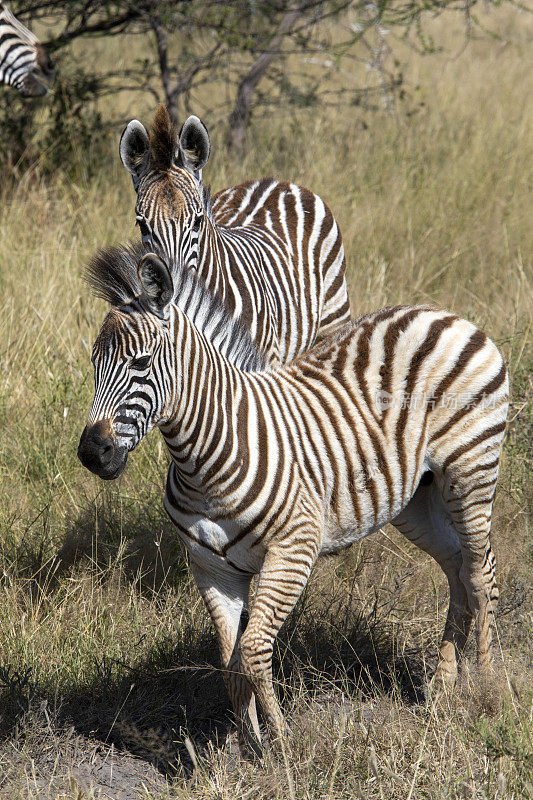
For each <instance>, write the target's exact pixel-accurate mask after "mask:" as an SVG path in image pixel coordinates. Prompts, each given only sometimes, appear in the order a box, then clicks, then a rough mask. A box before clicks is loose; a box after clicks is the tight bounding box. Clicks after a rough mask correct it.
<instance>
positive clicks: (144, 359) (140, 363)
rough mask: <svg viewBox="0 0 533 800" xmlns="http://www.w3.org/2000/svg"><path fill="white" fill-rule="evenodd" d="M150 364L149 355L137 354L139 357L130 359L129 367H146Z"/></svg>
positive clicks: (140, 368) (139, 368)
mask: <svg viewBox="0 0 533 800" xmlns="http://www.w3.org/2000/svg"><path fill="white" fill-rule="evenodd" d="M149 365H150V356H139V358H134V359H132V362H131V365H130V366H131V367H132V369H138V370H142V369H146V368H147V367H148V366H149Z"/></svg>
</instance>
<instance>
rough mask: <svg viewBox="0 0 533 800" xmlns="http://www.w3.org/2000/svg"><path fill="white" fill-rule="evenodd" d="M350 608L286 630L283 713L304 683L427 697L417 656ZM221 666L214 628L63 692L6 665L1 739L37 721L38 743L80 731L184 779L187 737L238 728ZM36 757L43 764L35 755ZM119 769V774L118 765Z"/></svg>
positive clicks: (216, 735)
mask: <svg viewBox="0 0 533 800" xmlns="http://www.w3.org/2000/svg"><path fill="white" fill-rule="evenodd" d="M347 614H349V616H345V618H344V619H340V621H339V617H338V615H337V614H336V615H335V619H336V622H335V623H334V622H333V617H332V618H331V619H322V620H319V619H317V618H312V617H311V618H308V616H307V615H305V614H304V610H303V609H302V608H298V609H297V610H295V612H294V614H293V615H292V617H291V619H290V620H289V621H288V623H287V625H286V626H285V628H284V630H283V631H282V632H281V634H280V636H279V643H278V646H277V652H276V657H275V665H274V668H275V674H276V676H277V680H278V689H279V693H280V697H281V700H282V703H283V705H284V706H285V707H286V709H287V711H289V712H290V708H291V704H292V701H293V698H295V696H297V694H298V692H301V691H302V689H303V690H304V691H305V692H306V694H309V695H310V696H312V697H313V698H315V699H317V700H319V701H320V699H321V698H325V697H327V696H332V695H334V694H338V693H339V692H342V693H343V695H344V696H345V697H346V698H347V700H348V702H349V703H352V704H353V707H354V711H355V707H356V706H357V705H358V704H359V703H360V702H361V701H362V700H364V699H365V697H368V696H371V695H372V696H376V695H379V694H383V693H385V694H391V693H395V694H399V695H400V696H401V697H402V699H403V700H404V701H407V702H408V703H411V704H412V703H417V702H422V701H423V699H424V693H423V685H424V675H423V672H422V670H421V668H420V665H419V664H416V663H415V661H414V659H407V658H403V659H397V658H395V657H394V651H393V647H392V645H391V642H390V640H389V638H388V634H387V632H386V630H385V629H383V628H381V627H380V626H379V624H378V623H374V624H373V625H369V623H368V620H363V619H361V618H359V617H357V615H355V614H353V613H351V615H350V612H349V610H347ZM303 617H305V619H304V618H303ZM217 664H218V655H217V652H216V642H215V638H214V634H212V633H211V632H208V633H204V634H202V635H199V634H198V631H196V630H195V629H194V628H192V627H191V628H189V629H181V630H180V631H179V632H177V633H176V636H175V640H174V641H173V642H172V643H171V642H170V641H169V642H167V643H166V644H165V645H163V646H161V647H160V648H158V649H156V650H154V651H152V652H151V653H150V654H149V656H148V657H147V658H145V659H144V660H143V661H140V662H139V663H137V664H135V665H134V666H128V665H123V669H122V670H121V675H120V676H119V677H118V678H117V677H116V672H117V670H116V663H114V664H111V663H110V662H109V661H106V657H105V656H103V657H102V661H101V663H100V664H99V665H98V677H97V679H96V680H95V681H94V682H93V684H92V685H91V686H90V687H83V688H77V689H73V690H72V691H71V692H66V693H62V694H61V696H57V695H56V694H55V693H53V692H50V691H45V690H44V689H43V688H42V687H40V686H39V685H37V684H34V683H32V679H31V674H25V675H20V674H18V673H14V672H11V671H10V670H9V669H8V668H3V669H2V670H0V701H1V703H2V709H3V715H2V716H3V719H2V728H1V732H2V737H3V738H5V739H8V738H13V736H14V735H15V737H17V736H18V737H19V738H20V737H22V738H24V736H25V734H24V731H25V729H26V730H27V731H28V730H29V734H28V735H29V736H30V738H31V735H32V734H31V730H32V726H33V727H34V728H35V726H36V727H37V728H38V729H39V730H40V734H39V737H37V738H39V739H40V740H41V742H42V735H43V727H44V729H45V736H46V735H48V736H49V737H50V736H52V737H53V736H56V737H57V738H58V740H59V739H61V737H62V734H61V732H63V740H65V737H66V739H68V737H69V736H70V738H71V741H73V737H74V739H76V748H78V749H79V747H80V737H82V738H84V739H86V740H87V743H88V745H89V743H90V746H91V747H92V750H93V751H95V752H102V753H104V752H107V751H108V750H109V748H110V747H113V748H114V749H115V750H118V751H119V752H122V753H123V754H124V755H125V756H128V757H131V756H132V755H133V756H135V757H136V758H137V759H140V760H141V761H140V767H141V770H142V762H144V764H145V767H144V770H145V769H146V768H147V767H148V766H149V765H150V766H151V767H153V768H154V769H155V770H157V772H159V773H160V774H161V775H164V776H167V777H172V776H176V775H185V776H187V775H189V774H190V773H191V770H192V767H193V763H192V760H191V754H190V744H189V743H187V744H188V745H189V746H187V744H186V737H189V741H190V742H192V743H193V746H194V748H195V749H196V751H197V752H199V753H202V752H204V751H205V750H206V748H208V746H209V744H211V745H213V746H214V747H215V748H216V747H218V746H220V745H221V744H222V743H223V742H224V741H225V739H226V736H227V734H228V732H231V731H232V730H233V721H232V713H231V708H230V705H229V701H228V698H227V694H226V690H225V687H224V684H223V680H222V675H221V673H220V671H219V670H218V669H217V667H216V665H217ZM112 674H113V675H114V676H115V677H111V675H112ZM55 748H56V750H57V748H58V742H56V745H55ZM32 758H33V759H34V761H36V762H37V763H38V762H39V754H38V753H36V754H34V755H32ZM94 758H95V755H94V753H93V761H94ZM85 760H87V759H85ZM100 760H101V759H100ZM95 763H96V762H95ZM99 769H101V765H100V766H99ZM114 770H115V775H117V774H118V773H117V768H116V766H115V767H114ZM86 772H87V770H86ZM89 772H90V770H89ZM143 778H145V772H144V771H143Z"/></svg>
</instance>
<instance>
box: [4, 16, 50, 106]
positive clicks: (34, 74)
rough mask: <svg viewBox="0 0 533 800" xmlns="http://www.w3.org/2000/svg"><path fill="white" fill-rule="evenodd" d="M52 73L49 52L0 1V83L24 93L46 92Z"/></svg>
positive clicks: (25, 94) (30, 94) (41, 93)
mask: <svg viewBox="0 0 533 800" xmlns="http://www.w3.org/2000/svg"><path fill="white" fill-rule="evenodd" d="M53 75H54V66H53V64H52V61H51V59H50V56H49V55H48V53H47V52H46V50H45V48H44V47H43V45H42V44H40V43H39V41H38V39H37V37H36V36H34V34H33V33H32V32H31V31H29V30H28V29H27V28H26V27H25V26H24V25H23V24H22V23H21V22H19V21H18V19H17V18H16V17H14V16H13V14H12V13H11V11H10V10H9V9H8V7H7V6H6V5H5V4H4V3H0V83H4V84H6V85H7V86H14V87H15V88H16V89H18V91H19V92H20V94H22V95H24V96H26V97H36V96H38V95H43V94H46V93H47V91H48V87H49V84H50V81H51V80H52V78H53Z"/></svg>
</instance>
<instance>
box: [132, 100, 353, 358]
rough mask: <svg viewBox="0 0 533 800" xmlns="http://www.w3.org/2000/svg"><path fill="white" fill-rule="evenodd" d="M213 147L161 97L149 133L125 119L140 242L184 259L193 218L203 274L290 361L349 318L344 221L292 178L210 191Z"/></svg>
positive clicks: (264, 343) (271, 353)
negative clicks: (174, 117) (206, 180)
mask: <svg viewBox="0 0 533 800" xmlns="http://www.w3.org/2000/svg"><path fill="white" fill-rule="evenodd" d="M209 153H210V141H209V135H208V132H207V129H206V128H205V126H204V125H203V123H202V122H201V121H200V120H199V119H198V117H196V116H194V115H193V116H190V117H189V118H188V119H187V120H186V122H185V124H184V125H183V127H182V129H181V132H180V133H179V135H178V133H177V131H176V129H175V128H174V126H173V124H172V123H171V121H170V117H169V114H168V111H167V109H166V108H165V106H163V105H162V106H160V107H159V108H158V110H157V111H156V114H155V117H154V122H153V126H152V130H151V133H150V136H149V135H148V133H147V131H146V129H145V128H144V126H143V125H142V124H141V123H140V122H139V121H138V120H132V121H131V122H130V123H129V124H128V126H127V127H126V129H125V130H124V132H123V134H122V138H121V141H120V157H121V159H122V162H123V164H124V166H125V167H126V169H127V170H128V171H129V172H130V174H131V175H132V178H133V185H134V188H135V190H136V192H137V201H136V206H135V210H136V220H137V223H138V225H139V227H140V231H141V235H142V238H143V241H145V242H147V243H148V244H150V245H151V246H152V247H154V248H157V249H159V250H160V251H161V252H162V253H163V255H164V256H165V258H166V259H167V260H168V261H176V262H177V263H183V262H184V261H186V260H187V259H188V252H187V247H188V235H187V234H188V226H189V223H190V220H191V219H194V227H195V229H197V230H198V233H199V256H198V259H197V263H196V264H195V268H196V269H197V271H198V274H199V275H200V277H201V278H202V279H203V281H204V282H205V283H206V285H207V287H208V288H209V289H210V291H211V292H213V293H215V294H217V295H218V296H219V297H221V298H222V300H223V301H224V303H225V304H226V306H227V307H228V309H229V311H230V313H231V314H232V315H233V316H235V317H239V318H240V320H241V322H242V323H243V324H245V325H246V326H247V327H248V328H249V329H250V331H251V334H252V337H253V338H254V340H255V341H256V343H257V344H258V346H259V347H260V348H261V349H262V350H264V352H265V353H266V354H267V357H268V359H269V361H271V362H272V363H278V362H281V363H285V362H286V361H290V360H292V359H293V358H294V357H295V356H297V355H298V354H299V353H302V352H304V351H305V350H307V349H308V348H309V347H310V346H311V345H312V344H313V343H314V342H315V340H317V339H320V338H323V337H325V336H327V335H328V334H329V333H331V332H332V331H333V330H334V329H335V328H336V327H339V326H341V325H342V324H344V323H346V322H348V321H349V319H350V306H349V298H348V290H347V286H346V278H345V259H344V246H343V243H342V238H341V234H340V231H339V228H338V226H337V223H336V221H335V219H334V217H333V215H332V213H331V211H330V210H329V208H328V207H327V206H326V205H325V203H324V202H323V201H322V200H321V199H320V198H319V197H318V196H317V195H315V194H313V193H312V192H310V191H309V190H308V189H305V188H303V187H300V186H296V185H295V184H292V183H285V182H279V181H276V180H273V179H264V180H259V181H247V182H245V183H241V184H239V185H237V186H233V187H231V188H229V189H224V190H223V191H221V192H219V193H218V194H216V195H214V197H213V198H210V194H209V190H208V189H206V188H205V187H204V186H203V184H202V169H203V167H204V166H205V164H206V162H207V159H208V157H209Z"/></svg>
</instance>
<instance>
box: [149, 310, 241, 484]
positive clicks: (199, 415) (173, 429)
mask: <svg viewBox="0 0 533 800" xmlns="http://www.w3.org/2000/svg"><path fill="white" fill-rule="evenodd" d="M176 314H177V317H178V319H177V324H176V326H175V330H176V372H177V376H176V382H175V385H176V392H175V397H174V401H173V408H172V410H171V413H170V416H169V418H168V421H167V422H165V423H164V424H163V425H161V426H160V430H161V433H162V434H163V438H164V439H165V442H166V445H167V447H168V449H169V452H170V455H171V457H172V460H173V462H174V465H175V467H176V469H177V472H178V473H179V475H180V476H181V478H182V479H183V480H184V481H185V482H186V484H187V488H188V489H194V488H195V487H196V488H197V489H198V490H199V489H200V487H202V490H203V489H205V487H206V485H208V483H209V481H208V476H211V478H214V477H215V474H216V473H217V469H216V463H217V460H218V459H219V458H220V454H221V452H226V451H227V452H228V453H230V452H232V450H233V448H234V447H235V446H237V444H238V442H237V437H238V435H239V433H238V429H237V428H238V425H237V419H238V411H239V406H240V398H241V397H242V393H243V384H244V382H245V381H246V379H247V378H248V376H247V375H246V374H245V373H242V372H241V371H240V370H239V369H238V368H236V367H235V366H234V365H233V364H232V363H231V362H230V361H229V360H228V358H226V357H225V356H224V355H222V354H221V353H220V352H219V351H218V350H217V348H216V347H215V346H214V345H213V344H212V342H210V341H209V340H208V339H207V338H206V337H205V336H204V334H202V333H201V332H200V331H199V330H198V329H197V328H196V327H195V325H194V324H193V323H192V322H191V321H190V320H189V319H188V318H187V316H186V315H185V314H183V313H182V312H181V311H179V310H178V309H177V310H176ZM241 427H242V426H241ZM227 448H229V450H228V449H227Z"/></svg>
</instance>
